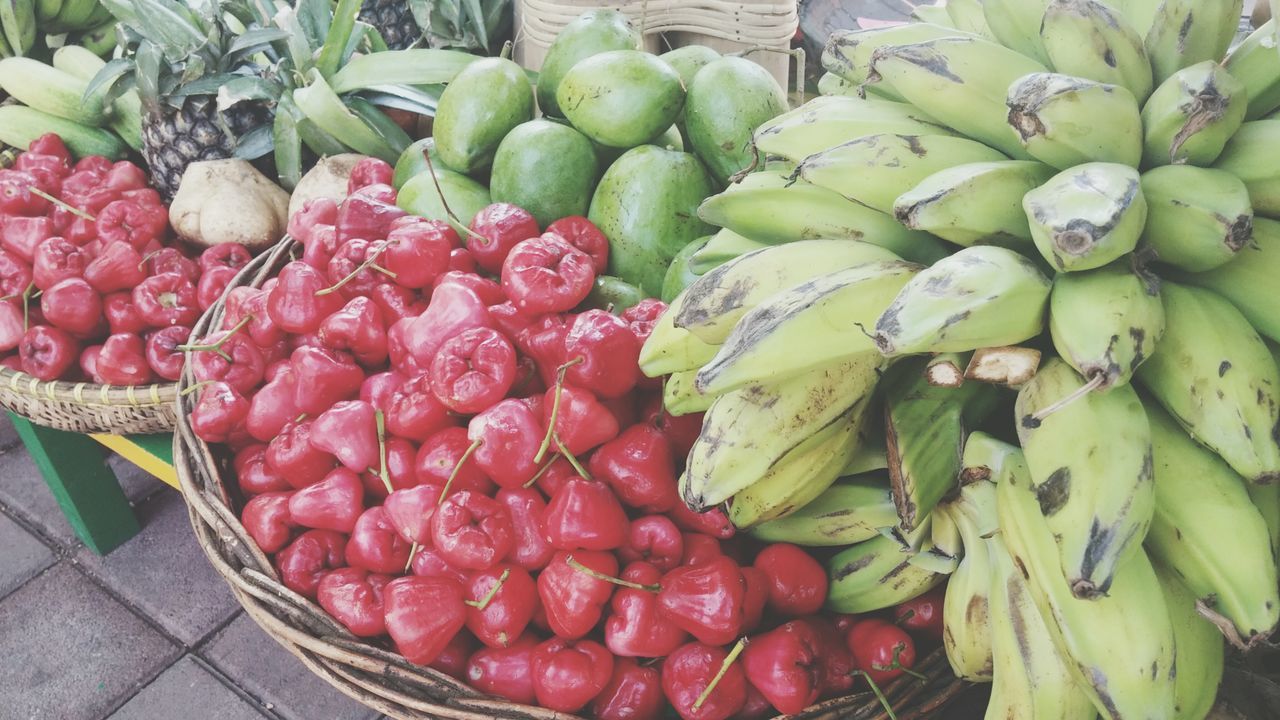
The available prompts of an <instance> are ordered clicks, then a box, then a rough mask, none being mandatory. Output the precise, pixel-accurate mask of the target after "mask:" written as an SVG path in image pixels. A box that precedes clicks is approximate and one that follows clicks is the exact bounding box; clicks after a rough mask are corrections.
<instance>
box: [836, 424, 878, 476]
mask: <svg viewBox="0 0 1280 720" xmlns="http://www.w3.org/2000/svg"><path fill="white" fill-rule="evenodd" d="M885 446H886V442H885V439H884V428H883V427H881V424H880V423H867V424H866V425H864V426H863V428H862V432H861V433H859V434H858V449H857V451H856V452H855V453H854V454H853V457H852V458H850V459H849V464H847V465H845V467H844V470H843V471H841V473H840V475H841V476H847V475H862V474H864V473H869V472H874V471H876V470H888V469H889V458H888V455H887V453H886V447H885Z"/></svg>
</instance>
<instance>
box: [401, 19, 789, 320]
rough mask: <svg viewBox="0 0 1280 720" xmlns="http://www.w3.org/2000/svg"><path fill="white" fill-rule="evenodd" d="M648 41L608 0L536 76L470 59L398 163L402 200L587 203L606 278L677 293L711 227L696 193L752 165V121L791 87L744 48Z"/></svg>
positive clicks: (781, 101)
mask: <svg viewBox="0 0 1280 720" xmlns="http://www.w3.org/2000/svg"><path fill="white" fill-rule="evenodd" d="M640 47H641V36H640V33H639V32H638V31H637V30H636V28H634V27H633V26H632V25H631V22H630V20H629V19H628V18H627V16H626V15H623V14H622V13H620V12H617V11H615V10H608V9H600V10H592V11H589V12H586V13H584V14H583V15H581V16H580V17H578V18H577V19H576V20H574V21H572V22H570V23H569V24H568V25H566V26H565V28H564V30H563V31H561V33H560V34H559V36H558V37H557V38H556V40H555V42H554V43H553V44H552V45H551V47H550V49H549V50H548V52H547V55H546V59H545V61H544V63H543V66H542V68H541V71H540V72H539V73H537V75H536V86H535V82H533V81H532V80H531V77H532V75H533V74H532V73H528V72H526V71H525V70H524V69H522V68H521V67H520V66H518V65H517V64H516V63H514V62H512V61H510V60H507V59H503V58H487V59H485V60H481V61H477V62H474V63H472V64H471V65H469V66H468V67H467V68H466V69H465V70H463V71H462V72H461V73H459V74H458V76H457V77H456V78H455V79H454V80H453V82H452V83H450V84H449V86H448V87H447V88H446V89H445V91H444V93H443V94H442V95H441V97H440V102H439V107H438V109H437V111H436V118H435V125H434V132H433V137H431V138H427V139H424V140H420V141H418V142H417V143H415V144H414V145H413V146H411V147H410V148H409V149H408V150H406V151H405V154H404V155H403V156H402V157H401V159H400V162H399V163H398V164H397V165H396V169H395V184H396V187H397V188H398V189H399V190H400V195H399V203H400V205H401V206H402V207H404V208H405V209H407V210H409V211H410V212H413V213H416V214H419V215H423V216H425V217H430V218H437V219H440V220H448V219H449V218H448V217H447V213H446V209H445V203H447V204H448V209H449V210H451V211H452V212H453V214H454V215H455V216H456V217H457V218H458V219H461V220H462V221H463V222H467V221H469V219H470V218H471V217H472V216H473V215H474V214H475V213H476V212H477V211H479V210H480V209H481V208H483V207H484V206H485V205H487V204H489V203H490V202H508V203H513V204H515V205H519V206H520V207H523V208H525V209H527V210H528V211H529V212H531V213H532V214H533V215H534V217H536V218H537V219H538V222H539V223H540V224H542V225H543V226H544V227H545V226H546V225H547V224H549V223H551V222H552V221H553V220H556V219H558V218H561V217H566V216H570V215H585V216H587V217H588V218H590V220H591V221H592V222H594V223H595V224H596V225H597V226H598V227H599V228H600V229H601V230H602V231H603V232H604V233H605V235H606V236H607V237H608V238H609V242H610V258H609V275H610V276H611V277H608V278H605V279H604V280H603V282H602V285H603V286H607V287H612V288H614V289H615V292H616V294H618V295H619V296H620V297H621V299H625V300H630V299H632V298H634V299H636V300H638V299H639V298H643V297H659V296H661V297H663V298H664V299H670V298H671V297H673V296H674V295H675V294H676V293H678V292H679V291H680V290H681V289H683V288H684V286H685V285H686V284H687V283H688V282H691V281H692V279H693V278H695V277H696V273H695V270H696V268H692V267H691V265H690V263H689V258H690V257H691V255H692V254H693V252H694V251H696V249H697V248H699V247H701V246H702V245H704V244H705V243H706V236H708V235H710V233H712V232H713V230H714V228H712V227H711V226H709V225H707V224H705V223H704V222H702V221H701V220H700V219H699V218H698V214H697V209H698V206H699V205H700V204H701V203H702V201H703V200H704V199H705V198H707V197H708V196H710V195H714V194H716V193H718V192H719V191H720V190H721V189H722V188H723V187H724V185H725V184H726V183H727V182H728V180H729V178H730V177H731V176H733V175H734V174H735V173H738V172H739V171H741V170H744V169H747V168H750V167H754V166H755V164H756V162H757V157H756V151H755V148H754V146H753V145H752V143H751V137H752V133H753V132H754V131H755V129H756V128H757V127H759V126H760V125H761V124H762V123H764V122H765V121H766V120H769V119H771V118H773V117H776V116H778V115H780V114H782V113H784V112H786V111H787V109H788V107H787V98H786V93H785V91H784V90H783V89H782V88H781V87H780V86H779V85H778V83H777V81H776V80H774V78H773V76H772V75H770V74H769V73H768V72H767V71H765V70H764V69H763V68H761V67H760V66H759V65H756V64H755V63H753V62H751V61H749V60H745V59H743V58H739V57H721V56H720V55H719V54H718V53H717V52H716V51H714V50H712V49H710V48H707V47H703V46H696V45H695V46H687V47H682V48H679V49H676V50H672V51H670V52H668V53H665V54H663V55H653V54H651V53H648V52H644V51H642V50H641V49H640ZM424 150H425V151H427V153H429V154H430V156H431V164H430V167H431V168H432V169H434V175H435V177H434V178H433V177H432V176H431V174H430V173H429V172H428V164H427V162H426V159H425V157H424ZM437 186H438V187H439V190H437ZM441 195H443V202H442V198H441ZM619 288H621V289H619Z"/></svg>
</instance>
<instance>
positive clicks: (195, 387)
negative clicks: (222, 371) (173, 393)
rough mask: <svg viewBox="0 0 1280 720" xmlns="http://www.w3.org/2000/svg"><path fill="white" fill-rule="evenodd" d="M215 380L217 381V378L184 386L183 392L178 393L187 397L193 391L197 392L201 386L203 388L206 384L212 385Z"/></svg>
mask: <svg viewBox="0 0 1280 720" xmlns="http://www.w3.org/2000/svg"><path fill="white" fill-rule="evenodd" d="M214 382H216V381H215V380H205V381H203V382H198V383H195V384H193V385H191V386H190V387H186V388H183V389H182V392H180V393H178V395H180V396H182V397H186V396H188V395H190V394H191V393H193V392H195V391H197V390H199V389H200V388H202V387H204V386H206V385H212V384H213V383H214Z"/></svg>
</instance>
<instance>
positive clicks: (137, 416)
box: [0, 144, 178, 435]
mask: <svg viewBox="0 0 1280 720" xmlns="http://www.w3.org/2000/svg"><path fill="white" fill-rule="evenodd" d="M17 152H18V151H17V150H15V149H13V148H11V147H9V146H7V145H3V144H0V168H3V167H9V166H10V165H12V164H13V161H14V159H15V157H16V156H17ZM177 388H178V386H177V383H161V384H155V385H139V386H137V387H118V386H113V385H98V384H95V383H86V382H75V383H73V382H57V381H55V382H44V381H42V380H39V379H37V378H35V377H33V376H31V375H28V374H27V373H24V372H18V371H16V370H8V369H3V368H0V407H3V408H4V409H5V410H8V411H10V412H12V413H15V414H17V415H21V416H22V417H24V418H26V419H27V420H30V421H31V422H33V423H35V424H37V425H44V426H46V427H51V428H54V429H56V430H66V431H68V432H76V433H102V434H107V435H147V434H151V433H160V432H168V431H169V430H172V429H173V423H174V419H175V417H176V409H175V407H174V400H175V399H176V398H177V397H178V389H177Z"/></svg>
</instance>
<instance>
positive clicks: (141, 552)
mask: <svg viewBox="0 0 1280 720" xmlns="http://www.w3.org/2000/svg"><path fill="white" fill-rule="evenodd" d="M137 511H138V522H139V523H140V524H141V525H142V532H140V533H138V534H137V535H136V536H135V537H133V538H132V539H130V540H129V541H127V542H125V543H124V544H123V545H121V546H120V547H118V548H116V549H115V550H112V551H111V552H110V553H109V554H107V555H106V556H105V557H99V556H97V555H95V554H94V553H93V552H92V551H90V550H89V549H88V548H84V547H82V548H80V549H79V550H78V551H77V553H76V559H77V560H78V561H79V562H80V563H81V564H82V565H83V566H84V568H85V570H87V571H88V572H89V573H91V574H92V575H93V576H94V577H96V578H98V579H100V580H101V581H102V584H104V585H106V586H107V587H109V588H111V589H112V590H113V591H114V592H116V593H117V594H119V595H120V597H122V598H124V599H126V600H128V601H129V602H131V603H133V604H134V605H135V606H137V607H138V608H139V609H141V610H142V611H143V612H144V613H146V614H147V616H148V617H150V618H151V619H152V620H154V621H155V622H157V623H158V624H159V625H160V626H161V627H163V628H164V629H165V630H166V631H167V632H169V633H171V634H172V635H173V636H174V637H176V638H177V639H178V640H180V641H182V642H183V643H185V644H186V645H188V646H190V645H194V644H196V643H198V642H199V641H200V640H201V639H202V638H204V637H205V636H206V635H208V634H209V633H211V632H213V630H214V629H215V628H216V627H218V626H219V625H221V624H222V623H223V622H225V621H226V620H228V619H229V618H230V617H231V616H232V615H233V614H235V612H236V610H238V609H239V607H240V605H239V604H238V603H237V602H236V601H235V598H233V597H232V596H231V591H230V590H229V589H228V588H227V585H226V583H225V582H224V581H223V580H222V578H221V577H219V576H218V574H217V573H215V572H214V570H213V568H212V566H210V565H209V560H208V558H207V557H206V556H205V554H204V551H203V550H201V549H200V546H199V545H197V544H196V540H195V535H194V534H193V533H192V531H191V523H190V521H189V520H188V519H187V509H186V506H185V505H184V504H183V502H182V496H181V495H179V494H178V493H176V492H163V493H160V494H158V495H155V496H153V497H152V498H151V499H150V500H148V501H146V502H144V503H143V504H142V505H140V506H138V508H137Z"/></svg>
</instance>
